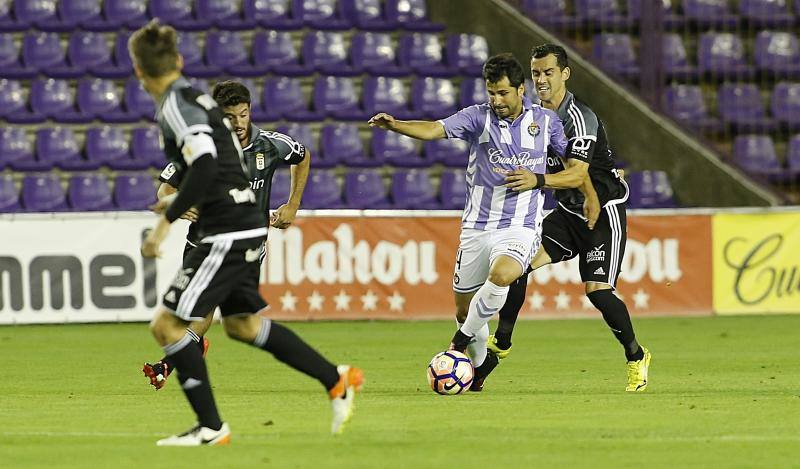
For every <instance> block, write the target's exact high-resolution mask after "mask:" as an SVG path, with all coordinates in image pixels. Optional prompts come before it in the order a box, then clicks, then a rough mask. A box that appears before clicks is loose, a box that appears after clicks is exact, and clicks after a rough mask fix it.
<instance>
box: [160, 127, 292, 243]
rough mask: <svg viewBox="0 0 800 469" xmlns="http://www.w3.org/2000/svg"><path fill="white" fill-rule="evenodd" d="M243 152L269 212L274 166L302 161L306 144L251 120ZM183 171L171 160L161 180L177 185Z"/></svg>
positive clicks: (193, 234) (192, 238)
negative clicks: (248, 138) (271, 130)
mask: <svg viewBox="0 0 800 469" xmlns="http://www.w3.org/2000/svg"><path fill="white" fill-rule="evenodd" d="M242 153H243V154H244V161H245V166H246V167H247V174H248V176H249V178H250V188H251V189H252V190H253V192H254V193H255V195H256V204H257V205H258V208H259V210H260V211H261V213H263V214H265V216H266V215H267V214H268V212H269V202H270V189H271V188H272V175H273V174H274V173H275V169H277V167H278V166H279V165H282V164H284V165H294V164H298V163H300V162H301V161H303V159H304V158H305V154H306V150H305V147H304V146H303V145H302V144H301V143H299V142H297V141H296V140H294V139H293V138H292V137H290V136H288V135H285V134H282V133H280V132H270V131H266V130H261V129H259V128H258V127H256V126H255V125H252V124H251V125H250V144H249V145H247V146H246V147H244V148H243V149H242ZM184 175H185V172H184V171H182V170H179V169H178V168H177V167H176V166H175V165H174V164H172V163H169V164H168V165H167V167H166V168H164V171H162V172H161V175H160V176H159V180H160V181H161V182H165V183H167V184H169V185H170V186H172V187H175V188H178V187H180V183H181V181H182V180H183V176H184ZM195 225H196V224H195V223H192V224H191V225H190V226H189V232H188V233H187V235H186V239H187V240H188V241H189V242H190V243H192V244H197V242H198V241H199V240H198V238H197V236H198V235H197V227H196V226H195Z"/></svg>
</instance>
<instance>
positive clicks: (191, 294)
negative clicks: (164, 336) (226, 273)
mask: <svg viewBox="0 0 800 469" xmlns="http://www.w3.org/2000/svg"><path fill="white" fill-rule="evenodd" d="M232 245H233V240H230V239H227V240H222V241H217V242H215V243H214V244H212V245H211V251H210V252H209V253H208V256H206V258H205V259H203V263H202V264H200V267H199V268H198V269H197V272H196V273H195V275H194V277H192V280H191V282H189V285H188V286H187V287H186V290H184V292H183V294H182V295H181V299H180V300H178V306H177V308H176V309H175V315H176V316H178V317H179V318H181V319H184V320H186V321H191V320H192V319H191V316H192V310H193V309H194V307H195V305H196V304H197V300H198V299H199V298H200V295H201V294H202V293H203V291H204V290H205V289H206V288H208V284H209V283H211V280H212V279H213V278H214V275H216V274H217V271H218V270H219V267H220V266H221V265H222V261H223V260H225V256H226V255H227V254H228V251H230V249H231V246H232Z"/></svg>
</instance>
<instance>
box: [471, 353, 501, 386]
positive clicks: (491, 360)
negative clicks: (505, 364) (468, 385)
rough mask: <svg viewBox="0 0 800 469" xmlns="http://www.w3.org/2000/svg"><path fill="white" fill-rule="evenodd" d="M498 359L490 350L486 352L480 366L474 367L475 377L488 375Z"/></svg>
mask: <svg viewBox="0 0 800 469" xmlns="http://www.w3.org/2000/svg"><path fill="white" fill-rule="evenodd" d="M498 363H500V360H499V359H498V358H497V355H495V354H494V353H493V352H492V351H491V350H489V352H488V353H487V354H486V358H485V359H484V360H483V363H481V366H478V367H475V379H476V380H481V379H485V378H486V377H487V376H489V373H491V372H492V370H494V369H495V367H496V366H497V364H498Z"/></svg>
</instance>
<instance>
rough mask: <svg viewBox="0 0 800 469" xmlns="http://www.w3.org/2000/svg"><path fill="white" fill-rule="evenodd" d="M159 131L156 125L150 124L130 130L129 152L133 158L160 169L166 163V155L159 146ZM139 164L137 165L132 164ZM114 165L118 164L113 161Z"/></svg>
mask: <svg viewBox="0 0 800 469" xmlns="http://www.w3.org/2000/svg"><path fill="white" fill-rule="evenodd" d="M160 135H161V133H160V131H159V130H158V127H156V126H154V125H151V126H147V127H140V128H136V129H133V130H132V131H131V154H132V156H133V159H134V160H137V161H144V162H145V164H147V165H149V166H150V167H152V168H158V169H161V168H163V167H164V166H166V165H167V157H166V155H164V150H163V149H162V148H161V144H160V143H159V142H160V141H161V137H160ZM135 166H139V165H134V167H135ZM115 167H117V168H120V164H119V163H117V162H115Z"/></svg>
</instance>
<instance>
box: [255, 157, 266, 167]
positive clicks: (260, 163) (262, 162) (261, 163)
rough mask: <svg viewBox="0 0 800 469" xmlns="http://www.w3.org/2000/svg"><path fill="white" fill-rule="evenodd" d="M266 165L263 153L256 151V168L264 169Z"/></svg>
mask: <svg viewBox="0 0 800 469" xmlns="http://www.w3.org/2000/svg"><path fill="white" fill-rule="evenodd" d="M266 167H267V164H266V161H265V160H264V154H263V153H256V169H264V168H266Z"/></svg>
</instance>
